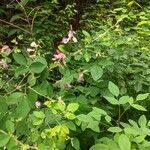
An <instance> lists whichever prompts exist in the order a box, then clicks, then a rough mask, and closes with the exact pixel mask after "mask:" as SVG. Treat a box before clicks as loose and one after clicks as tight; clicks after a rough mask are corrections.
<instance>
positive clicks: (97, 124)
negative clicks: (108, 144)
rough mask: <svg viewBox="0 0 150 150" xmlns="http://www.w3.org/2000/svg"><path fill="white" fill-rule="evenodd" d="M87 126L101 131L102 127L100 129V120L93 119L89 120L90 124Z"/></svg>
mask: <svg viewBox="0 0 150 150" xmlns="http://www.w3.org/2000/svg"><path fill="white" fill-rule="evenodd" d="M86 128H90V129H92V130H93V131H95V132H98V133H99V132H100V129H99V122H98V121H92V122H89V124H88V125H87V127H86Z"/></svg>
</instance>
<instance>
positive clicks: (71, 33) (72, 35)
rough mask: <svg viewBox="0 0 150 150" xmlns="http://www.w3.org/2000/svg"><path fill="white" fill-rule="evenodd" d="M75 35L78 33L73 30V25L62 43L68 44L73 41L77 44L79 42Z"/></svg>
mask: <svg viewBox="0 0 150 150" xmlns="http://www.w3.org/2000/svg"><path fill="white" fill-rule="evenodd" d="M75 34H76V32H75V31H73V30H72V25H71V26H70V30H69V32H68V35H67V37H64V38H63V39H62V41H61V43H63V44H67V43H68V42H70V41H73V42H75V43H76V42H78V40H77V38H76V37H75Z"/></svg>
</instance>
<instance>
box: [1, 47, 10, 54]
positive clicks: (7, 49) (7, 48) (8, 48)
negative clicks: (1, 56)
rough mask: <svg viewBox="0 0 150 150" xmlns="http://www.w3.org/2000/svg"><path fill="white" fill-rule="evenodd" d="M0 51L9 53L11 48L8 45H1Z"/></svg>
mask: <svg viewBox="0 0 150 150" xmlns="http://www.w3.org/2000/svg"><path fill="white" fill-rule="evenodd" d="M1 53H8V54H9V53H11V49H10V47H9V46H8V45H3V47H2V48H1Z"/></svg>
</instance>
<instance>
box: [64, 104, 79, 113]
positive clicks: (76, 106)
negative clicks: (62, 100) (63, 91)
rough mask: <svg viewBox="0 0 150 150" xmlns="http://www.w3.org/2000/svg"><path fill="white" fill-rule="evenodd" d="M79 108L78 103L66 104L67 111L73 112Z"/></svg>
mask: <svg viewBox="0 0 150 150" xmlns="http://www.w3.org/2000/svg"><path fill="white" fill-rule="evenodd" d="M78 108H79V104H78V103H70V104H69V105H68V106H67V109H66V110H67V111H70V112H75V111H76V110H78Z"/></svg>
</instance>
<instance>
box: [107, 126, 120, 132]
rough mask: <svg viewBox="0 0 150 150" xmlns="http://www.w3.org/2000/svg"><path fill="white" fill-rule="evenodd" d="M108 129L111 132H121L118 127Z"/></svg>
mask: <svg viewBox="0 0 150 150" xmlns="http://www.w3.org/2000/svg"><path fill="white" fill-rule="evenodd" d="M108 131H110V132H113V133H117V132H121V131H122V129H121V128H120V127H110V128H109V129H108Z"/></svg>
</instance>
